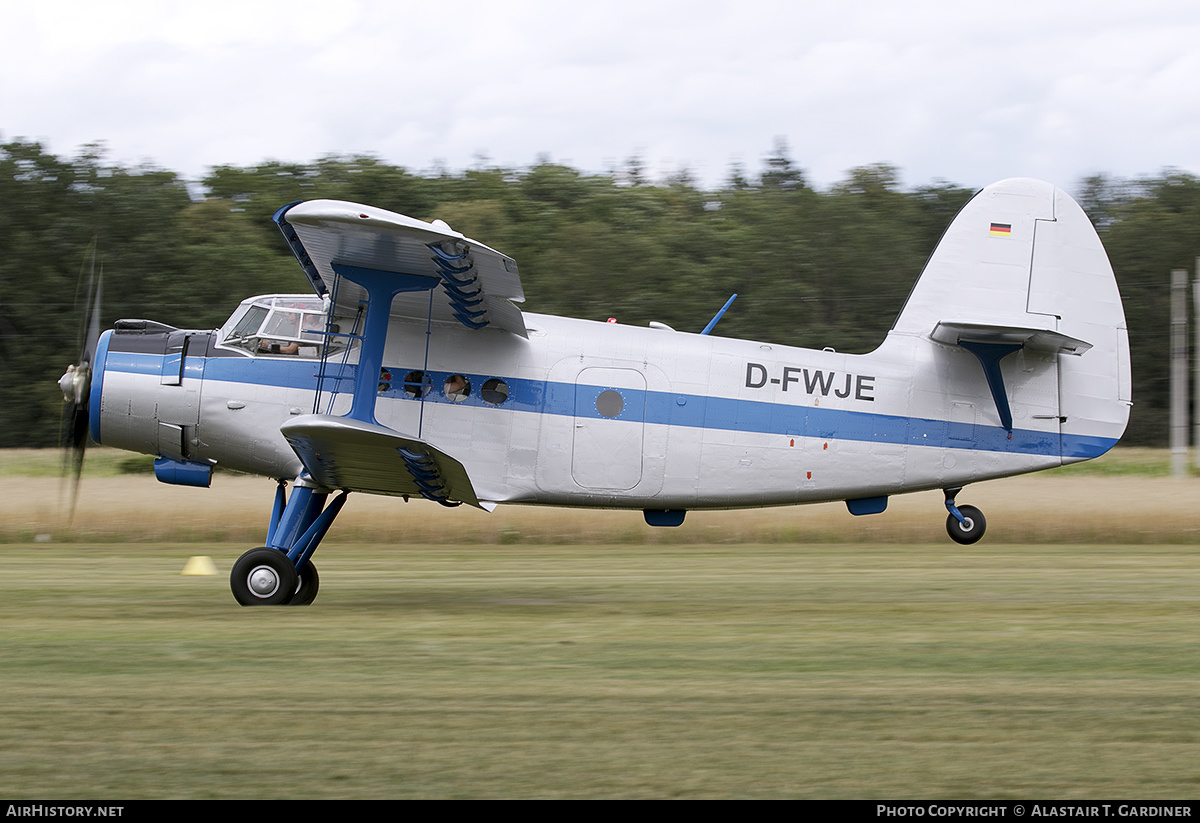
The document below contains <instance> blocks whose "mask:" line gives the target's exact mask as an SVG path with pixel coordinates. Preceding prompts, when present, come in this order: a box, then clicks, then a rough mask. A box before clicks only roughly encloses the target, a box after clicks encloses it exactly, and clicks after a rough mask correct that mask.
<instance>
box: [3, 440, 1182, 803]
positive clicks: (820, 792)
mask: <svg viewBox="0 0 1200 823" xmlns="http://www.w3.org/2000/svg"><path fill="white" fill-rule="evenodd" d="M1134 462H1141V461H1134ZM0 465H2V464H0ZM9 465H10V466H11V462H10V464H9ZM93 481H94V482H93ZM0 484H3V487H4V495H3V498H4V500H3V506H4V508H3V510H2V511H0V529H3V532H0V534H2V535H3V539H4V540H7V541H8V542H6V543H3V544H0V581H2V583H0V585H2V586H3V592H4V597H3V598H2V599H0V795H3V796H6V797H12V798H33V797H42V798H61V799H67V798H95V799H103V798H143V797H144V798H164V797H165V798H295V797H312V798H339V797H689V798H690V797H696V798H699V797H846V798H914V797H916V798H976V797H980V798H1024V799H1030V798H1054V799H1058V798H1063V799H1073V798H1113V797H1137V798H1155V799H1157V798H1163V799H1166V798H1195V797H1196V796H1197V795H1198V794H1200V654H1198V653H1200V550H1198V549H1197V546H1196V543H1197V541H1196V537H1195V531H1196V529H1197V528H1198V527H1200V517H1198V516H1197V510H1198V509H1197V502H1200V492H1198V487H1200V481H1197V480H1195V479H1185V480H1172V479H1171V478H1169V477H1163V476H1160V475H1159V474H1156V473H1155V472H1147V471H1145V470H1142V469H1131V470H1130V471H1105V472H1091V473H1078V472H1076V473H1072V472H1056V473H1049V474H1044V475H1039V476H1033V477H1029V478H1024V479H1018V480H1015V481H1003V482H997V483H987V484H980V485H979V486H977V487H971V488H969V489H968V490H967V492H966V493H964V494H963V495H962V497H961V498H960V499H962V500H963V501H964V502H971V503H973V504H975V505H979V506H980V507H981V508H983V509H984V511H985V512H986V513H987V515H988V519H989V524H990V525H989V532H988V536H987V537H985V538H984V541H983V542H981V543H979V544H977V545H975V546H972V547H961V546H958V545H956V544H954V543H951V542H950V541H949V540H948V539H947V538H946V537H945V535H944V532H943V531H942V520H943V519H944V510H942V508H941V495H940V494H937V493H928V494H921V495H913V496H911V497H910V498H896V499H894V500H893V503H892V505H891V506H889V509H888V511H887V512H885V513H884V514H882V515H876V516H873V517H865V518H852V517H850V516H849V515H848V514H847V513H846V511H845V508H844V507H842V506H840V505H839V506H827V507H821V506H818V507H807V508H803V509H782V510H778V511H770V512H759V513H736V512H728V513H712V514H709V515H705V516H694V515H693V514H689V516H688V521H687V523H686V524H685V525H684V526H683V527H681V528H680V529H673V530H654V531H651V530H649V529H648V528H646V527H643V526H641V525H640V518H638V517H637V516H636V515H633V514H628V513H624V514H623V513H619V512H614V513H605V512H600V513H579V512H567V513H563V512H557V511H552V510H551V511H545V512H543V511H540V510H535V509H516V508H514V509H512V510H511V511H507V510H506V509H504V508H501V509H500V510H498V511H497V512H496V513H495V514H493V515H490V516H489V515H484V514H482V513H476V512H468V511H463V510H461V509H460V510H455V511H452V512H446V513H443V512H441V511H440V510H438V509H437V508H436V507H434V506H432V505H423V504H418V503H413V504H409V505H407V506H406V505H404V504H402V503H400V502H399V501H390V500H372V499H370V498H361V500H360V499H356V500H352V502H351V503H350V504H349V506H356V507H357V508H354V509H351V508H349V507H348V508H347V510H346V511H345V512H343V514H342V520H341V521H339V527H335V532H334V533H333V534H331V536H330V538H329V539H328V541H327V543H326V544H325V545H324V546H323V547H322V548H321V551H320V552H319V554H318V556H317V561H318V565H319V566H320V570H321V576H322V589H321V595H320V597H319V598H318V600H317V603H316V604H314V605H313V606H311V607H307V608H282V609H243V608H239V607H237V606H235V605H234V603H233V600H232V597H231V596H230V594H229V590H228V581H227V574H228V571H229V568H230V565H231V564H232V562H233V560H234V559H235V558H236V557H237V556H238V555H239V554H240V553H241V552H242V551H244V550H245V549H246V548H248V547H250V545H253V544H254V542H255V541H256V540H258V541H260V540H261V531H262V529H263V520H264V519H265V511H266V509H267V507H268V505H269V498H270V493H271V489H270V485H269V484H267V486H266V487H265V488H264V486H263V482H262V481H252V480H251V479H249V478H241V477H219V478H218V479H217V482H216V483H215V484H214V488H213V489H210V490H188V489H177V488H172V487H167V486H162V485H161V484H155V483H154V481H153V480H151V479H149V478H145V477H141V476H137V475H134V476H121V475H120V474H119V473H118V474H115V475H113V476H110V477H107V478H106V477H89V478H87V479H85V488H84V492H83V493H84V497H83V501H82V502H81V505H80V509H79V512H78V514H77V516H76V522H75V523H74V524H73V525H71V526H66V525H64V524H63V522H62V521H63V518H62V517H61V513H60V512H59V511H58V509H57V481H56V480H55V479H54V478H53V477H52V476H51V477H37V476H36V472H35V471H34V470H33V469H27V470H25V471H23V472H22V471H17V472H14V471H11V470H3V469H0ZM110 484H111V485H110ZM380 504H382V505H380ZM446 515H448V516H446ZM343 521H344V522H345V525H342V524H343ZM631 521H632V522H631ZM338 528H340V529H341V531H338ZM821 534H824V535H826V536H825V538H824V539H816V540H810V539H809V537H808V536H809V535H817V536H818V537H819V535H821ZM914 534H916V535H921V536H918V537H913V535H914ZM38 535H45V537H42V538H41V539H42V540H46V539H49V541H50V542H32V541H33V540H34V539H35V538H36V537H37V536H38ZM163 535H167V536H166V537H164V536H163ZM664 535H665V536H664ZM1031 535H1033V536H1034V537H1031ZM1130 536H1132V537H1130ZM368 538H369V541H368ZM168 541H170V542H168ZM196 554H205V555H208V556H211V557H212V559H213V560H214V562H215V563H216V565H217V567H218V570H219V572H220V573H219V574H218V575H216V576H208V577H203V576H202V577H193V576H181V575H180V571H181V569H182V568H183V565H184V563H185V562H186V561H187V559H188V558H189V557H190V556H192V555H196Z"/></svg>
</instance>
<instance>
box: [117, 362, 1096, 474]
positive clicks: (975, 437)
mask: <svg viewBox="0 0 1200 823" xmlns="http://www.w3.org/2000/svg"><path fill="white" fill-rule="evenodd" d="M162 364H163V355H156V354H142V353H131V352H112V351H110V352H109V353H108V358H107V361H105V368H106V369H110V370H113V371H119V372H126V373H131V374H146V375H155V376H158V375H160V374H161V373H162ZM318 366H319V363H318V362H317V361H314V360H285V359H278V358H270V359H268V358H242V357H210V358H200V357H189V358H187V359H186V361H185V364H184V376H185V377H188V376H191V377H201V376H203V378H204V379H206V380H221V381H226V382H230V383H245V384H249V385H269V386H276V387H279V388H285V389H303V390H308V391H315V390H316V385H317V369H318ZM385 368H386V369H387V370H388V371H390V372H391V374H392V385H391V388H389V389H386V390H385V391H383V392H381V393H380V394H381V396H383V397H390V398H396V399H403V400H412V399H413V398H410V397H409V396H408V395H407V394H405V392H404V385H403V383H404V376H405V375H406V374H407V373H408V372H409V371H411V370H414V369H411V368H408V367H401V366H395V367H392V366H388V367H385ZM354 372H355V367H354V366H333V365H331V366H327V368H326V373H325V384H324V385H325V387H326V390H329V389H330V388H331V387H333V386H337V385H338V384H339V383H341V384H342V385H341V393H347V394H349V390H350V388H351V387H352V386H353V379H354ZM450 374H451V373H450V372H445V373H441V372H427V376H428V378H429V379H430V382H431V384H432V387H431V389H430V390H429V392H428V393H427V394H426V396H425V402H430V403H451V402H452V401H450V400H449V399H448V398H446V397H445V396H444V395H443V394H442V392H441V390H440V386H441V384H442V382H443V381H444V380H445V379H446V378H448V377H449V376H450ZM464 377H466V378H467V380H468V381H469V383H470V385H471V387H472V388H471V392H470V395H469V396H468V397H467V398H466V399H465V400H462V401H459V402H457V403H456V404H455V405H459V406H463V405H466V406H478V407H484V408H487V409H496V408H503V409H509V410H512V411H521V412H531V413H535V414H554V415H566V416H572V417H591V418H597V419H599V418H601V415H600V413H599V411H598V410H597V409H596V405H595V403H594V402H592V400H593V399H594V396H595V394H596V391H598V390H603V389H604V388H608V387H604V386H589V387H587V388H589V389H590V390H591V391H590V392H589V393H588V399H587V401H586V402H580V403H577V402H576V401H577V396H578V395H580V394H581V393H580V392H579V391H578V389H579V388H580V386H577V385H576V384H574V383H562V382H551V381H546V380H526V379H519V378H510V377H502V378H500V379H502V380H504V382H505V383H506V384H507V385H508V398H507V399H506V400H505V401H504V403H503V404H502V405H501V406H493V405H491V404H489V403H487V402H486V401H484V400H483V399H482V398H481V397H480V396H479V388H480V387H481V386H482V385H483V383H484V382H485V381H487V380H489V379H491V378H493V377H496V375H483V374H479V375H476V374H466V375H464ZM619 391H620V393H621V394H622V396H623V397H624V398H625V405H624V409H623V410H622V411H621V413H620V414H619V415H617V417H615V418H614V419H616V420H641V421H642V422H645V423H651V424H657V425H666V426H685V427H689V428H704V429H714V430H722V431H730V432H747V433H754V434H771V435H782V436H789V437H814V438H823V439H828V440H857V441H865V442H874V443H891V444H897V445H911V446H932V447H936V448H950V449H967V450H976V451H992V452H1011V453H1018V454H1043V455H1057V454H1062V455H1063V456H1064V457H1070V458H1089V457H1097V456H1099V455H1101V454H1103V453H1104V452H1106V451H1108V450H1109V449H1110V448H1112V446H1113V445H1115V443H1116V442H1117V441H1116V440H1115V439H1113V438H1105V437H1091V436H1085V435H1060V434H1058V433H1057V432H1039V431H1030V430H1025V429H1014V430H1013V432H1012V434H1011V436H1010V435H1009V433H1008V432H1007V431H1005V430H1004V429H1003V428H1001V427H999V426H983V425H971V424H965V423H953V422H950V421H946V420H936V419H929V418H922V417H905V416H897V415H887V414H875V413H871V412H859V411H848V410H844V409H827V408H819V407H809V406H798V405H789V404H784V403H771V402H766V401H759V400H742V399H737V398H730V397H709V396H705V395H696V394H680V393H675V392H661V391H647V390H637V389H628V388H620V389H619Z"/></svg>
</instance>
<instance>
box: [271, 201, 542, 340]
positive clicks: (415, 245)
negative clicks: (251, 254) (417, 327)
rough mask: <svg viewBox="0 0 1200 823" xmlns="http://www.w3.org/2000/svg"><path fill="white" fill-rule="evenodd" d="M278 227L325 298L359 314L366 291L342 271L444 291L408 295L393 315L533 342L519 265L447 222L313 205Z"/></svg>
mask: <svg viewBox="0 0 1200 823" xmlns="http://www.w3.org/2000/svg"><path fill="white" fill-rule="evenodd" d="M274 220H275V223H276V224H277V225H278V226H279V229H280V231H282V232H283V236H284V237H285V238H286V239H287V241H288V244H289V245H290V246H291V248H292V252H293V253H294V254H295V255H296V259H297V260H299V261H300V266H301V267H302V268H303V269H304V273H305V274H306V275H307V276H308V279H309V281H311V282H312V284H313V288H314V289H316V291H317V294H320V295H326V294H332V295H336V300H337V305H338V306H339V307H341V308H342V309H343V310H346V309H349V313H353V312H354V311H355V310H356V309H357V308H358V306H359V304H360V302H361V301H362V300H364V299H365V298H366V290H365V289H363V288H362V287H361V286H359V285H358V284H356V283H354V282H353V281H351V280H349V279H347V278H346V277H343V276H342V275H341V274H339V273H338V270H339V269H341V270H342V271H346V270H347V269H348V268H363V269H373V270H375V271H384V272H393V273H396V274H398V275H417V276H421V277H431V278H437V280H439V281H440V287H438V288H435V289H434V292H433V300H432V305H431V303H430V296H429V295H427V294H426V293H425V292H423V291H422V292H412V293H405V294H400V295H398V296H397V297H396V299H395V301H394V302H393V303H392V314H393V315H395V316H399V317H419V318H424V317H425V316H426V315H427V314H429V313H430V312H431V311H432V316H433V318H434V319H439V320H457V321H458V322H459V323H462V324H463V325H464V326H467V327H468V328H472V329H481V328H485V327H488V326H491V327H495V328H500V329H504V330H506V331H509V332H512V333H513V334H519V335H521V336H522V337H525V336H527V334H526V331H525V322H524V319H523V318H522V316H521V311H520V309H518V308H517V307H516V306H514V305H513V303H512V301H516V302H524V300H525V293H524V292H523V291H522V290H521V279H520V277H519V276H518V274H517V264H516V262H515V261H514V260H513V259H512V258H511V257H508V256H506V255H503V254H501V253H500V252H498V251H496V250H495V249H492V248H489V247H488V246H485V245H484V244H482V243H478V242H476V241H474V240H471V239H470V238H467V237H464V236H463V235H462V234H461V233H459V232H456V231H454V230H453V229H451V228H450V227H449V226H447V225H446V224H445V223H443V222H441V221H440V220H439V221H435V222H433V223H426V222H424V221H422V220H416V219H414V218H412V217H405V216H404V215H402V214H395V213H393V212H390V211H384V210H383V209H377V208H374V207H372V206H361V205H359V204H357V203H346V202H343V201H340V200H310V201H308V202H300V203H294V204H292V205H290V206H284V207H283V208H282V209H280V210H279V211H277V212H276V213H275V217H274Z"/></svg>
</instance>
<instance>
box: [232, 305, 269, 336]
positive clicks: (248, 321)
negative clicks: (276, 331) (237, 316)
mask: <svg viewBox="0 0 1200 823" xmlns="http://www.w3.org/2000/svg"><path fill="white" fill-rule="evenodd" d="M268 311H269V310H268V309H267V308H265V307H264V306H251V307H250V311H248V312H246V314H245V315H243V317H242V319H241V320H239V321H238V324H237V325H236V326H234V327H233V331H232V332H231V333H230V335H229V336H228V337H226V338H225V341H224V342H226V343H233V342H236V341H238V340H241V339H243V338H245V337H247V336H249V335H252V334H254V333H255V332H257V331H258V328H259V326H261V325H262V321H263V318H264V317H266V316H267V312H268Z"/></svg>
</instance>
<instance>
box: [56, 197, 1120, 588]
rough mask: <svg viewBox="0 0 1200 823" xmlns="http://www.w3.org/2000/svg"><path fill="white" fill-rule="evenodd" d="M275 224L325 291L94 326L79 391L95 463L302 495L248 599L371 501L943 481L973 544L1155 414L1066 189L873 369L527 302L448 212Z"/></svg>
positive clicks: (706, 332)
mask: <svg viewBox="0 0 1200 823" xmlns="http://www.w3.org/2000/svg"><path fill="white" fill-rule="evenodd" d="M273 219H274V222H275V223H276V225H277V226H278V227H279V229H280V230H281V232H282V234H283V237H284V239H285V241H286V243H287V244H288V246H289V247H290V248H291V250H292V252H293V253H294V254H295V257H296V260H297V261H298V262H299V264H300V267H301V269H302V270H303V272H304V274H305V276H306V277H307V279H308V281H309V283H310V284H311V286H312V293H311V294H300V295H269V296H262V297H252V298H250V299H247V300H244V301H243V302H242V303H241V304H240V305H239V306H238V308H237V310H236V311H235V312H234V313H233V315H232V316H231V317H230V318H229V320H228V321H227V322H226V323H225V325H224V326H222V327H221V328H219V329H215V330H187V329H177V328H174V327H171V326H168V325H164V324H161V323H157V322H153V321H150V320H121V321H118V322H117V323H116V326H115V328H113V329H111V330H108V331H105V332H104V333H103V334H100V333H99V329H98V327H97V326H96V320H95V316H96V315H97V313H98V312H97V311H96V310H93V321H92V332H91V333H90V334H89V335H88V340H87V343H86V345H85V347H84V351H83V354H82V355H81V359H80V362H79V364H77V365H76V366H72V367H71V368H70V369H69V370H68V372H67V374H66V375H64V376H63V378H62V380H61V381H60V385H61V387H62V389H63V393H64V396H65V398H66V400H67V403H68V409H69V413H70V415H71V418H72V419H73V420H74V421H75V425H74V431H75V436H74V439H75V446H76V448H77V450H78V449H82V447H83V446H84V445H85V444H86V443H87V441H88V440H89V438H90V440H92V441H95V442H96V443H102V444H105V445H109V446H115V447H118V448H122V449H128V450H131V451H135V452H142V453H146V454H150V455H154V456H155V458H156V459H155V461H154V462H155V473H156V475H157V476H158V478H159V479H160V480H162V481H164V482H167V483H175V484H182V485H191V486H207V485H208V484H209V483H210V482H211V478H212V473H213V468H214V467H215V466H223V467H228V468H231V469H236V470H239V471H242V472H250V473H253V474H257V475H262V476H264V477H267V478H272V479H274V480H275V482H276V491H275V498H274V505H273V507H272V510H271V515H270V519H269V525H268V527H267V537H266V541H265V545H264V546H262V547H259V548H255V549H252V550H250V551H248V552H247V553H246V554H244V555H243V556H242V557H241V558H240V559H239V560H238V561H237V562H236V564H235V565H234V566H233V570H232V572H231V575H230V585H231V588H232V591H233V595H234V598H235V599H236V600H237V602H238V603H241V604H243V605H282V604H291V605H304V604H308V603H311V602H312V601H313V599H314V598H315V597H316V594H317V590H318V587H319V578H318V575H317V569H316V566H315V564H314V563H313V560H312V557H313V553H314V551H315V550H316V549H317V547H318V545H319V544H320V542H321V540H322V538H323V536H324V535H325V534H326V532H327V530H328V529H329V527H330V525H331V524H332V523H333V521H334V518H335V517H336V516H337V514H338V512H339V511H340V510H341V508H342V505H343V503H344V502H345V500H346V496H347V495H348V494H349V493H352V492H361V493H367V494H382V495H393V496H397V497H402V498H405V499H406V500H408V499H424V500H427V501H430V503H431V504H439V505H442V506H459V505H463V504H465V505H468V506H474V507H478V508H481V509H485V510H488V511H491V510H492V509H494V508H495V507H496V506H499V505H502V504H541V505H552V506H574V507H603V508H611V509H633V510H639V511H641V512H642V514H643V516H644V518H645V521H646V522H647V523H648V524H650V525H652V526H662V527H671V526H679V525H680V524H682V523H683V522H684V518H685V515H686V513H687V512H688V511H689V510H695V509H736V508H747V507H762V506H784V505H793V504H802V503H814V502H818V501H845V502H846V506H847V508H848V509H849V512H850V514H852V515H870V514H877V513H879V512H882V511H883V510H884V509H885V507H886V505H887V500H888V497H889V496H890V495H895V494H902V493H906V492H915V491H921V490H932V489H940V490H942V491H943V493H944V502H945V508H946V510H947V515H946V526H947V531H948V532H949V535H950V537H951V538H953V539H954V540H956V541H959V542H960V543H972V542H974V541H976V540H978V539H979V538H980V537H982V535H983V533H984V529H985V520H984V516H983V514H982V513H981V512H980V511H979V510H978V509H977V508H975V507H973V506H969V505H959V504H958V502H957V499H958V496H959V494H960V492H961V490H962V488H963V487H964V486H966V485H967V484H969V483H974V482H978V481H982V480H987V479H990V478H997V477H1004V476H1008V475H1014V474H1019V473H1023V472H1031V471H1036V470H1039V469H1046V468H1050V467H1052V466H1060V465H1063V464H1065V463H1072V462H1075V461H1080V460H1087V459H1090V458H1094V457H1097V456H1099V455H1101V454H1103V453H1104V452H1106V451H1107V450H1108V449H1110V448H1111V447H1112V446H1113V445H1114V444H1115V443H1116V442H1117V441H1118V439H1119V438H1120V437H1121V435H1122V433H1123V432H1124V430H1125V425H1126V422H1127V420H1128V416H1129V408H1130V403H1131V398H1130V370H1129V362H1130V359H1129V342H1128V336H1127V333H1126V326H1125V318H1124V312H1123V309H1122V305H1121V298H1120V294H1119V292H1118V290H1117V284H1116V281H1115V279H1114V277H1113V272H1112V268H1111V266H1110V264H1109V261H1108V258H1107V255H1106V254H1105V251H1104V249H1103V247H1102V245H1101V243H1100V240H1099V238H1098V236H1097V234H1096V231H1095V229H1094V228H1093V227H1092V225H1091V223H1090V222H1089V220H1088V218H1087V216H1086V215H1085V214H1084V212H1083V211H1082V210H1081V209H1080V208H1079V206H1078V205H1077V204H1076V203H1075V202H1074V201H1073V200H1072V199H1071V198H1070V197H1069V196H1068V195H1067V194H1066V193H1064V192H1063V191H1062V190H1060V189H1057V188H1055V187H1053V186H1051V185H1049V184H1046V183H1043V182H1040V181H1035V180H1028V179H1013V180H1005V181H1002V182H999V183H996V184H994V185H991V186H988V187H987V188H985V189H983V190H982V191H980V192H979V193H978V194H976V196H975V197H974V198H973V199H971V200H970V201H969V202H968V203H967V205H966V206H965V207H964V208H963V209H962V210H961V212H960V213H959V214H958V215H957V216H956V217H955V219H954V220H953V222H952V223H951V225H950V226H949V228H948V229H947V231H946V233H945V235H944V236H943V238H942V240H941V241H940V243H939V244H938V246H937V248H936V250H935V251H934V253H933V255H932V256H931V258H930V259H929V261H928V263H927V265H926V267H925V269H924V271H923V272H922V273H921V275H920V277H919V279H918V280H917V282H916V284H915V286H914V287H913V289H912V292H911V294H910V295H909V297H908V300H907V302H906V303H905V304H904V306H903V308H902V310H901V311H900V314H899V316H898V317H897V319H896V321H895V324H894V325H893V327H892V329H891V331H890V332H889V333H888V335H887V337H886V339H885V340H884V341H883V343H882V344H881V345H880V346H879V348H878V349H876V350H875V351H873V352H871V353H869V354H843V353H839V352H836V351H833V350H830V349H824V350H811V349H803V348H794V347H791V346H782V345H776V344H769V343H763V342H756V341H749V340H739V339H729V338H723V337H720V336H718V335H715V334H712V333H711V332H712V330H713V327H714V326H715V324H716V321H717V320H718V319H719V318H720V314H721V313H720V312H719V313H718V314H717V316H716V317H714V318H713V320H712V322H710V323H709V324H708V326H707V327H705V328H704V329H703V330H702V331H701V332H699V333H691V332H685V331H676V330H674V329H671V328H669V327H667V326H665V325H663V324H660V323H652V324H650V326H649V327H645V328H642V327H632V326H628V325H623V324H618V323H614V322H596V321H590V320H578V319H570V318H564V317H555V316H547V315H539V314H533V313H524V312H522V311H521V310H520V309H519V308H518V306H517V304H518V303H521V302H522V301H523V300H524V294H523V291H522V287H521V281H520V278H519V276H518V270H517V264H516V262H515V261H514V260H513V259H512V258H510V257H508V256H506V255H504V254H502V253H501V252H498V251H496V250H494V249H492V248H489V247H488V246H486V245H484V244H482V243H478V242H476V241H474V240H472V239H470V238H468V237H465V236H463V235H462V234H460V233H458V232H456V231H454V230H452V229H451V228H450V227H449V226H448V225H446V224H445V223H443V222H441V221H434V222H432V223H428V222H423V221H420V220H416V219H413V218H410V217H405V216H402V215H399V214H393V213H390V212H387V211H383V210H380V209H376V208H372V207H370V206H363V205H358V204H354V203H345V202H339V201H330V200H315V201H308V202H297V203H293V204H290V205H287V206H284V207H283V208H281V209H279V211H278V212H276V214H275V215H274V218H273ZM731 301H732V298H731ZM728 306H729V304H728V303H726V304H725V308H728ZM723 311H724V309H722V312H723Z"/></svg>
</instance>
